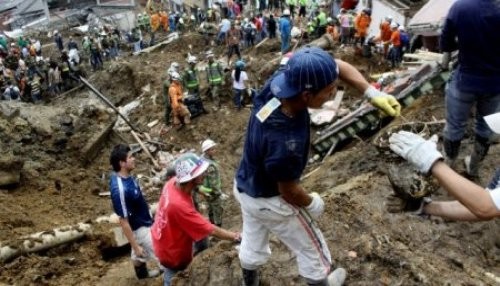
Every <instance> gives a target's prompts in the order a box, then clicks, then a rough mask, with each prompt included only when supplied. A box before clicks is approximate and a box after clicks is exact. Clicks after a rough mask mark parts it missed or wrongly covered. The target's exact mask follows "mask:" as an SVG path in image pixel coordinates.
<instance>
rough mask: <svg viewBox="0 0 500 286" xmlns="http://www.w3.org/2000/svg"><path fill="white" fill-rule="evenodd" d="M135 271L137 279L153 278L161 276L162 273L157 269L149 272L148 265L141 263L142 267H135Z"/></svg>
mask: <svg viewBox="0 0 500 286" xmlns="http://www.w3.org/2000/svg"><path fill="white" fill-rule="evenodd" d="M134 270H135V276H137V279H145V278H153V277H156V276H159V275H160V271H159V270H157V269H154V270H149V271H148V268H147V267H146V263H141V265H139V266H134Z"/></svg>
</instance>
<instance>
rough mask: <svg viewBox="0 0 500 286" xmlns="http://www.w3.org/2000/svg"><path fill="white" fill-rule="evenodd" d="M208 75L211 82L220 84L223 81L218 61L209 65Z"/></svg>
mask: <svg viewBox="0 0 500 286" xmlns="http://www.w3.org/2000/svg"><path fill="white" fill-rule="evenodd" d="M207 77H208V82H209V83H210V84H220V83H221V82H222V74H221V72H220V65H219V64H218V63H216V62H214V63H212V64H209V65H208V66H207Z"/></svg>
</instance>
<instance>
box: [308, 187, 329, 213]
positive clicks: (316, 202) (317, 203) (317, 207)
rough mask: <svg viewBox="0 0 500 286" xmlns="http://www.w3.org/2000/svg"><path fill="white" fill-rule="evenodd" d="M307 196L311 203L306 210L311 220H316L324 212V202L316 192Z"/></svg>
mask: <svg viewBox="0 0 500 286" xmlns="http://www.w3.org/2000/svg"><path fill="white" fill-rule="evenodd" d="M309 195H310V196H311V198H312V202H311V203H310V204H309V205H308V206H307V207H306V210H307V211H308V212H309V213H310V214H311V216H312V217H313V218H318V217H319V216H320V215H321V214H322V213H323V211H324V210H325V202H324V201H323V199H322V198H321V197H320V196H319V194H318V193H316V192H314V193H311V194H309Z"/></svg>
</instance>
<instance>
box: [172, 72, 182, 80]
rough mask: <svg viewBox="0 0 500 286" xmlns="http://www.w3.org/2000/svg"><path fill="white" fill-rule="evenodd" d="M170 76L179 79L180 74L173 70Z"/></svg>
mask: <svg viewBox="0 0 500 286" xmlns="http://www.w3.org/2000/svg"><path fill="white" fill-rule="evenodd" d="M170 77H172V80H181V75H180V74H179V73H178V72H173V73H172V74H171V75H170Z"/></svg>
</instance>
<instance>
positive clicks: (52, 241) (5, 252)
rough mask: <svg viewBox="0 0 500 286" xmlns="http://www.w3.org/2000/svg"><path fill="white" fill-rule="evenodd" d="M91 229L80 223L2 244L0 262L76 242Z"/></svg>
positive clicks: (86, 224) (87, 225) (88, 225)
mask: <svg viewBox="0 0 500 286" xmlns="http://www.w3.org/2000/svg"><path fill="white" fill-rule="evenodd" d="M90 229H91V226H90V224H88V223H79V224H77V225H73V226H66V227H60V228H55V229H53V230H51V231H42V232H38V233H35V234H32V235H29V236H26V237H23V238H21V239H19V240H17V241H10V242H3V243H0V261H1V262H6V261H9V260H11V259H14V258H16V257H18V256H20V255H22V254H25V253H34V252H38V251H42V250H46V249H49V248H52V247H55V246H58V245H61V244H65V243H69V242H72V241H75V240H77V239H80V238H82V237H84V236H85V235H86V234H88V233H89V232H90Z"/></svg>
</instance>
